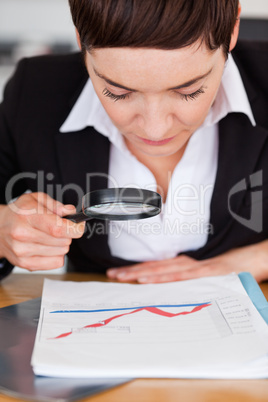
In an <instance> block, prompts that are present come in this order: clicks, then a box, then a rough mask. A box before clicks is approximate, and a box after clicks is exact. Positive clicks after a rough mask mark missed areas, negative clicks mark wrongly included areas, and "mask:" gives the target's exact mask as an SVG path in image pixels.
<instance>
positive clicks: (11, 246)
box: [0, 193, 85, 271]
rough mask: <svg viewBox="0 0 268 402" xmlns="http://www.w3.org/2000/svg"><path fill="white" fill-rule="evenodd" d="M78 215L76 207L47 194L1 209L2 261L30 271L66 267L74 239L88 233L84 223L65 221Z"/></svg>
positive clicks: (27, 196)
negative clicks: (68, 215) (65, 257)
mask: <svg viewBox="0 0 268 402" xmlns="http://www.w3.org/2000/svg"><path fill="white" fill-rule="evenodd" d="M75 212H76V211H75V207H74V206H72V205H63V204H62V203H60V202H58V201H55V200H53V199H52V198H51V197H49V196H48V195H47V194H45V193H30V194H24V195H22V196H21V197H19V198H18V199H17V200H16V201H15V202H13V203H11V204H9V205H1V206H0V258H7V259H8V261H10V262H11V263H12V264H14V265H17V266H19V267H22V268H26V269H28V270H30V271H34V270H47V269H53V268H59V267H62V266H63V265H64V256H65V254H67V253H68V251H69V247H70V244H71V242H72V239H76V238H79V237H81V236H82V235H83V233H84V227H85V224H84V223H80V224H76V223H73V222H71V221H70V220H67V219H62V217H63V216H64V215H67V214H72V213H75Z"/></svg>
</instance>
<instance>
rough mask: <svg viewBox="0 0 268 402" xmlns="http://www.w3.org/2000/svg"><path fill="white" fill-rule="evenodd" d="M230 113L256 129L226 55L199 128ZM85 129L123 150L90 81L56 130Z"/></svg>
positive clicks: (234, 72) (236, 73)
mask: <svg viewBox="0 0 268 402" xmlns="http://www.w3.org/2000/svg"><path fill="white" fill-rule="evenodd" d="M232 112H236V113H244V114H246V115H247V116H248V118H249V120H250V121H251V124H252V125H253V126H255V125H256V122H255V119H254V116H253V113H252V109H251V106H250V103H249V100H248V97H247V94H246V90H245V88H244V85H243V82H242V78H241V76H240V73H239V70H238V68H237V66H236V64H235V62H234V59H233V57H232V55H229V58H228V60H227V62H226V65H225V70H224V73H223V76H222V80H221V84H220V87H219V90H218V93H217V96H216V99H215V102H214V104H213V106H212V107H211V109H210V111H209V113H208V115H207V117H206V119H205V120H204V123H203V125H202V126H204V127H207V126H211V125H213V124H217V123H218V122H219V121H220V120H221V119H223V118H224V117H225V116H226V115H227V114H228V113H232ZM87 126H92V127H94V128H95V129H96V130H97V131H98V132H100V133H101V134H103V135H105V136H106V137H108V138H109V139H110V141H111V142H113V143H114V142H115V141H116V142H117V143H118V141H120V142H121V144H120V145H121V146H124V145H123V144H124V141H123V139H122V136H121V135H119V132H118V130H117V128H116V127H115V126H114V124H113V123H112V121H111V119H110V118H109V116H108V115H107V113H106V111H105V109H104V108H103V106H102V104H101V102H100V100H99V98H98V96H97V94H96V92H95V90H94V87H93V85H92V82H91V80H90V79H88V81H87V83H86V85H85V86H84V88H83V90H82V92H81V94H80V96H79V98H78V99H77V101H76V103H75V105H74V106H73V108H72V110H71V112H70V114H69V115H68V117H67V119H66V120H65V122H64V123H63V125H62V126H61V127H60V132H62V133H66V132H72V131H80V130H83V129H84V128H85V127H87ZM119 137H120V138H119ZM124 148H125V147H124Z"/></svg>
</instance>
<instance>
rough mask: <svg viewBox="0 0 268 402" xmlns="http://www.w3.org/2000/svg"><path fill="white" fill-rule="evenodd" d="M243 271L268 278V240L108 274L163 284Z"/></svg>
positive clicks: (121, 269) (140, 281) (119, 277)
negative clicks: (216, 253) (213, 254)
mask: <svg viewBox="0 0 268 402" xmlns="http://www.w3.org/2000/svg"><path fill="white" fill-rule="evenodd" d="M242 271H247V272H250V273H251V274H252V275H253V276H254V277H255V279H256V280H257V281H258V282H261V281H263V280H265V279H268V240H266V241H263V242H261V243H258V244H254V245H250V246H246V247H241V248H238V249H233V250H231V251H228V252H226V253H224V254H221V255H219V256H217V257H214V258H209V259H207V260H202V261H197V260H194V259H193V258H190V257H187V256H185V255H180V256H178V257H175V258H172V259H169V260H163V261H150V262H144V263H141V264H136V265H132V266H127V267H123V268H112V269H109V270H108V271H107V276H108V277H109V278H110V279H117V280H118V281H120V282H129V281H137V282H139V283H161V282H173V281H181V280H187V279H194V278H200V277H202V276H216V275H226V274H228V273H231V272H236V273H239V272H242Z"/></svg>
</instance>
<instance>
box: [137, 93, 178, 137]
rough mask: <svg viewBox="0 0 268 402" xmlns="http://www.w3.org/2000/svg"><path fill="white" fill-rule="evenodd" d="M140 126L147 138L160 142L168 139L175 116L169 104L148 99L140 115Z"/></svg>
mask: <svg viewBox="0 0 268 402" xmlns="http://www.w3.org/2000/svg"><path fill="white" fill-rule="evenodd" d="M138 120H139V126H140V127H141V128H142V130H143V131H144V134H145V135H146V137H147V138H149V139H150V140H154V141H159V140H161V139H163V138H167V136H168V132H169V131H170V129H171V128H172V124H173V114H172V111H171V110H170V107H168V105H167V103H165V102H163V101H161V100H160V99H148V100H147V101H146V103H145V104H144V105H143V110H142V112H141V113H140V114H139V115H138Z"/></svg>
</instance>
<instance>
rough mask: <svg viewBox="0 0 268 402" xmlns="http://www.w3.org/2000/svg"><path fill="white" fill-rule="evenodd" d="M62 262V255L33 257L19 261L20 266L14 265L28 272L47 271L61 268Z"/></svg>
mask: <svg viewBox="0 0 268 402" xmlns="http://www.w3.org/2000/svg"><path fill="white" fill-rule="evenodd" d="M64 260H65V259H64V256H62V255H59V256H53V257H42V256H35V257H31V258H25V259H21V260H20V264H16V265H18V266H19V267H20V268H25V269H27V270H29V271H47V270H51V269H56V268H61V267H63V266H64Z"/></svg>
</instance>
